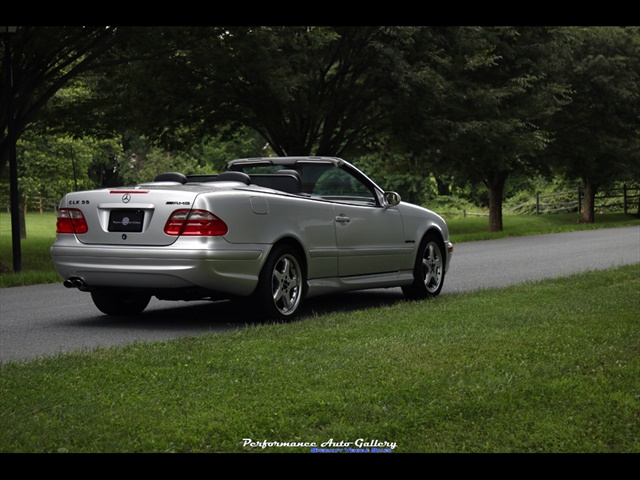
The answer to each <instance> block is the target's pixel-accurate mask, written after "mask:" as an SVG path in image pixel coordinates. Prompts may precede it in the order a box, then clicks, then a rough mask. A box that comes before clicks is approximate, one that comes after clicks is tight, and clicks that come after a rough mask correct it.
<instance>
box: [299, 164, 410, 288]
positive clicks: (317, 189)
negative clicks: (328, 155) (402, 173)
mask: <svg viewBox="0 0 640 480" xmlns="http://www.w3.org/2000/svg"><path fill="white" fill-rule="evenodd" d="M302 182H303V186H304V187H303V188H305V191H306V192H307V193H308V194H309V195H310V196H311V197H313V198H319V199H322V200H323V201H327V202H331V203H332V204H333V212H334V215H335V232H336V247H337V250H338V274H339V276H341V277H350V276H356V275H369V274H376V273H387V272H395V271H398V270H399V269H400V268H401V266H402V265H403V264H406V258H407V255H409V254H410V252H411V246H408V245H405V238H404V227H403V223H402V215H401V214H400V211H399V210H398V209H397V208H396V207H388V208H385V207H384V206H382V205H381V204H380V201H379V199H378V196H377V195H376V190H375V186H373V185H371V184H370V183H367V182H366V179H364V178H358V177H357V176H355V175H354V174H352V173H351V172H350V171H348V170H346V169H342V168H338V167H337V166H335V165H333V164H327V163H323V164H315V165H305V166H304V167H303V168H302ZM403 260H404V261H405V262H404V263H403Z"/></svg>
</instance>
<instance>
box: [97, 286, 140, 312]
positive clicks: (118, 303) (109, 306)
mask: <svg viewBox="0 0 640 480" xmlns="http://www.w3.org/2000/svg"><path fill="white" fill-rule="evenodd" d="M91 299H92V300H93V303H94V304H95V306H96V307H98V310H100V311H101V312H102V313H105V314H107V315H118V316H122V315H137V314H139V313H141V312H142V311H143V310H144V309H145V308H147V305H149V301H150V300H151V296H150V295H140V294H131V293H127V292H123V291H118V292H114V291H95V292H91Z"/></svg>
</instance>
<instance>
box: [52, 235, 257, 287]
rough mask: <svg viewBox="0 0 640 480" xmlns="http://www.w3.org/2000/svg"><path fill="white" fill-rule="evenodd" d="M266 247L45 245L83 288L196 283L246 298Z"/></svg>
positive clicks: (64, 274) (56, 262)
mask: <svg viewBox="0 0 640 480" xmlns="http://www.w3.org/2000/svg"><path fill="white" fill-rule="evenodd" d="M268 248H269V246H267V245H243V246H241V247H239V248H226V249H216V250H211V249H204V248H197V249H182V248H175V246H171V247H144V248H142V247H141V248H136V247H129V248H122V247H110V246H87V245H82V244H80V245H78V244H75V245H61V244H58V243H56V244H54V245H53V246H52V247H51V256H52V259H53V264H54V266H55V268H56V270H57V272H58V273H59V274H60V275H61V276H62V278H63V279H64V280H68V279H70V278H76V279H81V280H82V281H83V282H84V283H85V285H86V286H87V287H88V288H144V289H149V290H154V289H158V290H161V289H174V288H176V289H177V288H191V287H198V288H202V289H205V290H210V291H214V292H218V293H225V294H231V295H241V296H246V295H250V294H251V293H252V292H253V290H254V289H255V287H256V285H257V283H258V275H259V273H260V270H261V268H262V265H263V263H264V259H265V258H266V256H267V254H268Z"/></svg>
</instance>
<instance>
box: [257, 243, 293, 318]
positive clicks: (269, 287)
mask: <svg viewBox="0 0 640 480" xmlns="http://www.w3.org/2000/svg"><path fill="white" fill-rule="evenodd" d="M301 265H302V263H301V261H300V256H299V254H298V252H297V251H296V250H295V249H293V248H291V247H289V246H287V245H279V246H276V247H274V249H273V251H272V252H271V254H270V255H269V258H268V259H267V261H266V262H265V265H264V267H263V268H262V272H260V278H259V281H258V287H257V288H256V292H255V293H254V300H255V301H256V303H257V306H258V308H259V309H260V311H261V312H262V313H263V314H264V315H265V316H266V318H267V319H272V320H285V319H289V318H293V317H294V316H295V313H296V312H297V310H298V308H299V307H300V304H301V303H302V298H303V296H304V284H305V279H304V272H303V270H302V267H301Z"/></svg>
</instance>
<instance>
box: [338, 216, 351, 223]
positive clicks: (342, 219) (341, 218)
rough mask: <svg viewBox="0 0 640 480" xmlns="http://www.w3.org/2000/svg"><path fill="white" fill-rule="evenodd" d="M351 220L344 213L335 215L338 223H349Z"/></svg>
mask: <svg viewBox="0 0 640 480" xmlns="http://www.w3.org/2000/svg"><path fill="white" fill-rule="evenodd" d="M350 221H351V219H350V218H349V217H347V216H346V215H338V216H337V217H336V222H338V223H349V222H350Z"/></svg>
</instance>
